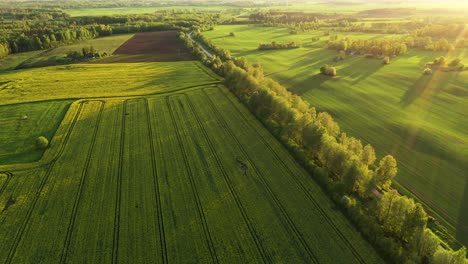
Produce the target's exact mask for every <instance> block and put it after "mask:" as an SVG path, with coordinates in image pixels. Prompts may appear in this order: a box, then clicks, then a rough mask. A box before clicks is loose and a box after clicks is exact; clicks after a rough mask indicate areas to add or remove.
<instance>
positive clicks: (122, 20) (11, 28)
mask: <svg viewBox="0 0 468 264" xmlns="http://www.w3.org/2000/svg"><path fill="white" fill-rule="evenodd" d="M3 12H4V13H5V14H9V16H10V17H14V18H18V19H19V18H23V19H22V20H13V21H10V22H9V23H0V33H1V35H0V58H2V57H5V56H7V55H8V54H10V53H18V52H25V51H33V50H42V49H50V48H55V47H57V46H60V45H65V44H69V43H72V42H74V41H77V40H86V39H92V38H97V37H103V36H110V35H112V34H123V33H136V32H145V31H164V30H182V31H189V30H205V29H209V28H212V27H213V25H214V24H216V23H217V19H218V18H219V15H217V14H206V13H193V14H192V15H190V16H189V17H187V16H186V15H183V16H182V15H181V16H179V15H174V14H166V13H156V14H153V15H128V16H116V17H110V16H86V17H77V18H70V17H69V16H68V15H66V14H64V13H60V12H55V13H54V12H47V13H42V11H37V10H22V12H20V11H18V10H15V11H13V10H10V11H8V12H6V11H3ZM26 18H27V19H32V18H33V20H27V19H26ZM0 22H1V21H0Z"/></svg>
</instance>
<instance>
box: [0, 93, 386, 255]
mask: <svg viewBox="0 0 468 264" xmlns="http://www.w3.org/2000/svg"><path fill="white" fill-rule="evenodd" d="M53 142H54V144H53V146H51V148H49V149H48V150H47V151H46V153H45V154H44V157H43V160H44V162H45V163H44V165H46V166H43V165H37V166H31V167H29V168H25V167H21V166H16V165H8V166H0V171H8V175H7V176H5V175H6V174H5V175H3V176H2V178H1V179H0V180H1V181H3V184H2V185H3V187H1V188H0V205H2V206H4V208H0V209H3V210H2V213H0V222H1V223H2V225H1V226H0V242H1V243H0V262H6V263H24V262H26V263H27V262H35V263H56V262H86V263H106V262H111V261H115V262H119V263H121V262H122V263H123V262H139V263H141V262H155V261H156V262H167V261H171V262H177V263H181V262H192V261H195V262H204V263H206V262H218V261H219V262H242V263H247V262H262V261H265V262H294V263H302V262H304V263H311V262H312V263H361V262H362V261H365V262H368V263H379V262H382V260H381V259H380V258H379V257H378V256H377V255H376V254H375V252H374V251H373V249H372V248H371V247H370V246H369V245H368V244H367V243H366V242H365V240H363V239H362V238H361V236H360V235H359V233H357V231H356V230H355V229H354V228H353V227H352V226H351V225H350V223H349V222H348V221H347V220H346V218H344V216H343V215H341V213H340V211H339V210H338V209H336V208H334V205H333V204H332V202H331V201H330V200H329V199H328V198H327V196H326V195H325V194H324V193H322V191H321V189H320V188H319V187H318V186H317V185H316V184H315V183H314V182H313V181H312V180H311V179H310V178H309V176H308V174H307V173H306V172H305V171H304V170H302V169H301V167H300V166H298V165H297V164H296V163H295V162H294V160H293V159H292V157H291V156H290V155H289V154H288V153H287V151H286V150H285V149H284V148H283V147H282V146H281V145H280V144H279V143H278V142H277V141H276V140H275V139H274V138H273V137H272V136H271V135H270V134H269V132H268V131H266V130H265V129H264V128H263V127H262V126H261V124H260V123H259V122H258V121H256V119H255V118H254V117H253V116H251V115H250V113H249V112H248V111H247V109H245V108H244V107H243V106H242V105H240V104H239V103H238V101H237V100H236V99H235V98H234V97H233V96H232V95H230V94H229V93H228V91H227V90H226V89H225V88H224V87H217V86H214V85H211V86H200V87H198V88H197V89H187V90H183V91H179V92H177V91H176V92H174V93H168V94H164V95H158V96H146V97H133V98H107V99H104V100H103V99H91V100H81V101H77V102H75V103H74V104H72V106H71V107H70V110H69V111H68V113H67V115H66V116H65V118H64V121H63V122H62V126H61V128H60V129H59V131H58V132H57V134H56V138H54V140H53ZM77 154H78V155H77ZM272 161H275V162H272ZM241 165H242V166H241ZM243 166H246V167H247V170H246V171H245V172H244V170H243V169H242V167H243ZM0 183H1V182H0ZM97 201H99V202H97Z"/></svg>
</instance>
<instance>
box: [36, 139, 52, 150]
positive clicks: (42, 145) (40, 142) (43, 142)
mask: <svg viewBox="0 0 468 264" xmlns="http://www.w3.org/2000/svg"><path fill="white" fill-rule="evenodd" d="M48 146H49V140H48V139H47V138H46V137H43V136H40V137H38V138H37V139H36V147H37V148H38V149H46V148H47V147H48Z"/></svg>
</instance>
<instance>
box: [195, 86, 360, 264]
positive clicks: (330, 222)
mask: <svg viewBox="0 0 468 264" xmlns="http://www.w3.org/2000/svg"><path fill="white" fill-rule="evenodd" d="M202 91H203V92H204V93H205V95H206V97H207V98H208V101H210V103H211V104H213V102H212V100H211V98H210V97H209V95H208V94H207V93H206V92H205V89H203V90H202ZM221 93H222V94H223V95H224V96H225V94H224V93H223V92H221ZM226 99H227V100H229V102H230V104H231V105H232V106H233V107H234V108H236V110H237V112H238V113H239V114H240V115H241V116H242V119H243V120H244V121H246V122H245V123H248V126H250V127H251V128H252V130H253V131H255V133H256V134H257V135H258V137H259V138H260V140H261V141H262V142H263V144H264V145H265V146H266V147H267V148H268V150H270V152H271V153H272V154H273V155H274V156H275V160H276V161H277V162H279V163H281V165H282V167H283V168H284V169H286V170H287V172H288V173H289V174H290V175H291V177H292V178H293V180H294V182H295V183H296V186H298V187H300V189H301V190H302V191H303V193H304V194H305V195H306V196H307V198H308V199H309V201H311V202H312V204H313V205H314V206H315V207H316V208H317V209H318V211H319V213H320V215H321V216H322V217H323V218H324V219H325V221H326V222H327V224H328V225H329V226H330V227H331V229H332V230H333V231H334V232H335V233H336V234H337V235H338V237H340V239H341V240H342V241H343V242H344V243H345V245H346V247H347V248H348V249H349V250H350V251H351V253H352V254H353V255H354V257H355V258H356V260H357V261H358V262H359V263H366V261H365V260H364V258H362V256H361V255H360V254H359V253H358V252H357V251H356V249H355V248H354V247H353V246H352V244H351V243H350V242H349V240H348V239H347V238H346V236H345V235H344V234H343V233H342V232H341V231H340V229H339V228H338V227H337V226H336V225H335V223H334V222H333V220H331V219H330V217H329V216H328V214H327V213H326V212H325V211H324V210H323V208H322V207H321V206H320V204H319V203H318V202H317V201H316V200H315V198H314V197H313V195H312V194H311V193H310V192H309V191H308V190H307V188H306V187H305V186H304V184H303V183H302V182H301V180H299V179H298V178H297V177H296V175H295V173H294V172H293V171H292V170H291V169H290V168H289V167H288V166H287V165H286V164H285V163H284V160H282V159H281V158H279V156H278V153H277V152H276V151H275V150H274V149H273V147H272V146H271V145H270V144H269V143H268V142H267V141H266V140H265V139H264V138H263V137H262V136H261V135H260V134H259V133H258V131H257V129H255V128H254V127H253V126H252V125H251V124H250V122H248V120H247V119H246V118H245V115H244V113H242V112H241V111H239V109H238V108H237V107H236V106H235V105H234V104H233V103H232V101H231V100H230V99H229V98H227V97H226ZM215 112H216V111H215ZM294 162H296V161H294ZM297 165H298V166H300V165H299V164H297ZM348 221H349V220H348Z"/></svg>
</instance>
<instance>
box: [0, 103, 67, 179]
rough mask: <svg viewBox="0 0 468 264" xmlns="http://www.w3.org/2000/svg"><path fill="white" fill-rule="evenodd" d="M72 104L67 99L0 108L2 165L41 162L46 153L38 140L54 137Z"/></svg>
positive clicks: (0, 159)
mask: <svg viewBox="0 0 468 264" xmlns="http://www.w3.org/2000/svg"><path fill="white" fill-rule="evenodd" d="M71 102H72V101H69V100H65V101H51V102H40V103H30V104H14V105H2V106H0V127H1V128H2V129H1V130H0V164H11V163H27V162H32V161H36V160H38V159H40V158H41V156H42V153H43V151H42V150H38V149H36V146H35V140H36V138H37V137H39V136H45V137H46V138H48V139H51V138H52V136H53V135H54V134H55V131H56V130H57V128H58V126H59V125H60V121H61V120H62V119H63V116H64V115H65V113H66V111H67V110H68V106H69V105H70V103H71ZM0 186H1V184H0Z"/></svg>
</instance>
